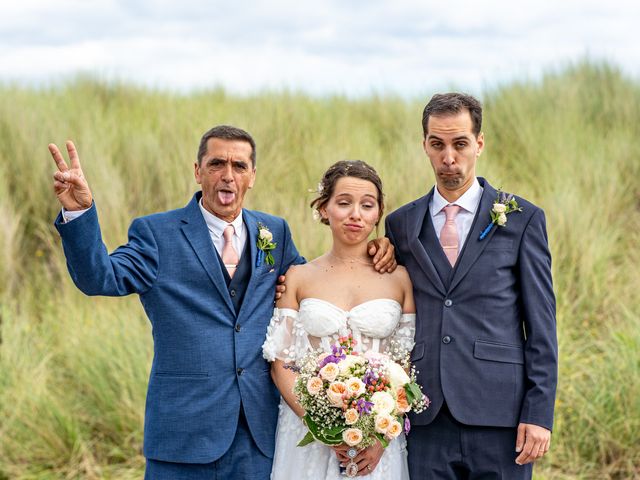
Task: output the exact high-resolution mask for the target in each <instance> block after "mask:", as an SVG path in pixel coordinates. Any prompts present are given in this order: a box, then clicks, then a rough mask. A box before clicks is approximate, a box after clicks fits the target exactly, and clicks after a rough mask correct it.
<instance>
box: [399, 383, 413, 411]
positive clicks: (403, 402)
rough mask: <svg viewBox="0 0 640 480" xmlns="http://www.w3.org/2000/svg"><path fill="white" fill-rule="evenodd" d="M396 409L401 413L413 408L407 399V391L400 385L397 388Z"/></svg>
mask: <svg viewBox="0 0 640 480" xmlns="http://www.w3.org/2000/svg"><path fill="white" fill-rule="evenodd" d="M396 410H398V412H400V413H407V412H408V411H409V410H411V406H410V405H409V401H408V400H407V392H406V390H405V389H404V387H399V388H398V389H397V390H396Z"/></svg>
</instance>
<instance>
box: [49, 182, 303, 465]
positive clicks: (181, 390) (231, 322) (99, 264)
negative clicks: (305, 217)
mask: <svg viewBox="0 0 640 480" xmlns="http://www.w3.org/2000/svg"><path fill="white" fill-rule="evenodd" d="M200 196H201V192H198V193H197V194H196V195H195V196H194V197H193V199H192V200H191V202H190V203H189V204H188V205H187V206H186V207H185V208H181V209H178V210H173V211H169V212H164V213H158V214H154V215H149V216H146V217H142V218H138V219H135V220H134V221H133V223H132V224H131V227H130V229H129V241H128V243H127V244H126V245H123V246H121V247H119V248H118V249H116V250H115V251H114V252H113V253H111V254H110V255H109V254H108V253H107V249H106V247H105V245H104V244H103V242H102V236H101V233H100V227H99V224H98V216H97V213H96V208H95V205H94V206H92V207H91V209H90V210H89V211H88V212H87V213H85V214H84V215H82V216H81V217H79V218H77V219H75V220H73V221H71V222H69V223H63V221H62V218H61V217H60V216H59V217H58V218H57V219H56V223H55V225H56V227H57V229H58V231H59V232H60V235H61V237H62V244H63V247H64V252H65V255H66V258H67V266H68V269H69V273H70V274H71V278H72V279H73V281H74V282H75V284H76V285H77V286H78V288H79V289H80V290H82V291H83V292H84V293H86V294H87V295H110V296H122V295H128V294H131V293H137V294H138V295H139V296H140V300H141V302H142V305H143V307H144V309H145V312H146V314H147V316H148V317H149V320H150V321H151V325H152V327H153V341H154V356H153V363H152V367H151V374H150V378H149V388H148V391H147V403H146V414H145V426H144V455H145V456H146V457H147V458H151V459H155V460H162V461H168V462H178V463H208V462H213V461H215V460H216V459H218V458H220V457H221V456H222V455H223V454H224V453H225V452H226V451H227V450H228V448H229V446H230V445H231V442H232V441H233V438H234V435H235V431H236V426H237V422H238V415H239V413H240V405H241V402H242V406H243V408H244V412H245V415H246V418H247V422H248V424H249V428H250V430H251V434H252V436H253V439H254V440H255V442H256V444H257V445H258V447H259V448H260V450H261V452H262V453H263V454H265V455H266V456H268V457H272V456H273V449H274V436H275V427H276V421H277V414H278V402H279V398H280V395H279V393H278V390H277V389H276V387H275V386H274V384H273V383H272V381H271V376H270V365H269V363H268V362H266V361H265V360H264V359H263V358H262V348H261V347H262V343H263V342H264V337H265V332H266V330H267V325H268V324H269V320H270V318H271V316H272V313H273V299H274V292H275V285H276V280H277V277H278V275H281V274H284V273H285V272H286V271H287V269H288V268H289V266H290V265H292V264H297V263H302V262H303V261H304V259H303V258H302V257H300V255H299V254H298V251H297V250H296V247H295V245H294V244H293V241H292V239H291V233H290V231H289V227H288V225H287V223H286V222H285V220H283V219H282V218H278V217H274V216H271V215H267V214H265V213H261V212H255V211H251V210H243V220H244V222H245V224H246V226H247V231H248V237H247V242H248V243H249V248H250V253H251V268H252V272H251V278H250V280H249V284H248V285H247V290H246V294H245V297H244V300H243V302H242V305H241V307H240V309H239V311H238V312H237V313H236V311H235V309H234V306H233V303H232V301H231V297H230V293H229V289H228V288H227V285H226V283H225V280H224V277H223V273H222V267H221V265H220V262H219V261H218V260H217V259H216V253H215V247H214V246H213V244H212V242H211V238H210V236H209V231H208V229H207V225H206V223H205V220H204V218H203V216H202V212H201V211H200V208H199V206H198V201H199V198H200ZM258 222H260V223H262V224H263V225H265V226H266V227H267V228H268V229H269V230H270V231H271V233H272V234H273V241H274V242H275V243H276V244H277V247H276V249H275V250H273V251H272V254H273V256H274V259H275V265H273V266H271V265H267V264H265V263H264V261H262V262H260V264H258V262H257V261H256V260H257V258H256V257H257V254H258V250H257V247H256V241H257V234H258Z"/></svg>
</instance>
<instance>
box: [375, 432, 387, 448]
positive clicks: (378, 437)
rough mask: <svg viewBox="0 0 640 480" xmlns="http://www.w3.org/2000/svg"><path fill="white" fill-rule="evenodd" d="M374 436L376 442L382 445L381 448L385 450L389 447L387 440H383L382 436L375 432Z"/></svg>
mask: <svg viewBox="0 0 640 480" xmlns="http://www.w3.org/2000/svg"><path fill="white" fill-rule="evenodd" d="M375 436H376V438H377V439H378V440H380V443H381V444H382V448H387V447H388V446H389V440H387V439H386V438H384V435H382V434H381V433H378V432H375Z"/></svg>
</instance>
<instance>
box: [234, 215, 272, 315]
mask: <svg viewBox="0 0 640 480" xmlns="http://www.w3.org/2000/svg"><path fill="white" fill-rule="evenodd" d="M242 219H243V221H244V225H245V227H246V228H247V242H249V250H248V251H249V252H250V253H251V259H250V262H251V264H250V268H251V274H250V276H249V283H248V285H247V290H246V293H245V296H244V301H243V302H242V304H241V305H240V310H239V311H238V318H240V316H241V315H242V313H243V312H244V310H245V309H246V305H247V304H248V303H249V301H248V298H249V297H248V296H247V295H250V294H251V292H253V291H254V289H255V282H256V277H257V275H256V272H257V271H258V267H257V266H256V258H257V257H258V246H257V244H258V219H257V218H256V216H255V214H254V213H253V212H252V211H250V210H247V209H243V210H242ZM245 251H246V250H245ZM273 293H274V295H275V290H274V292H273Z"/></svg>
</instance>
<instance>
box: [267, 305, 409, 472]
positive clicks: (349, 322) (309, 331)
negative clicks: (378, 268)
mask: <svg viewBox="0 0 640 480" xmlns="http://www.w3.org/2000/svg"><path fill="white" fill-rule="evenodd" d="M349 333H351V334H352V335H353V338H354V340H356V342H357V344H356V349H357V350H358V351H359V352H361V353H364V352H366V351H374V352H379V353H391V351H392V350H393V351H394V352H395V353H401V354H402V353H405V352H410V351H411V349H412V348H413V338H414V333H415V314H403V313H402V306H401V305H400V304H399V303H398V302H397V301H396V300H392V299H386V298H380V299H375V300H369V301H367V302H364V303H361V304H360V305H357V306H355V307H353V308H352V309H351V310H348V311H347V310H343V309H341V308H339V307H337V306H336V305H334V304H332V303H330V302H327V301H326V300H321V299H318V298H305V299H303V300H302V301H301V302H300V307H299V310H298V311H296V310H292V309H286V308H283V309H275V310H274V315H273V318H272V319H271V323H270V325H269V328H268V331H267V338H266V340H265V342H264V345H263V347H262V348H263V354H264V357H265V358H266V359H267V360H269V361H273V360H275V359H280V360H282V361H284V362H295V361H296V360H298V359H300V358H302V357H303V356H304V355H305V354H307V353H308V352H311V351H313V352H317V353H322V352H330V351H331V345H333V344H334V343H335V342H336V341H337V340H338V337H341V336H345V335H348V334H349ZM306 433H307V429H306V427H305V426H304V424H303V423H302V421H301V419H300V418H299V417H298V416H297V415H296V414H295V413H294V412H293V410H291V408H289V406H288V405H287V404H286V402H285V401H284V400H282V399H281V400H280V413H279V416H278V427H277V432H276V447H275V455H274V459H273V469H272V472H271V478H272V480H289V479H307V480H342V479H344V478H345V477H344V476H342V475H341V474H340V469H339V466H338V459H337V457H336V455H335V453H334V451H333V450H332V449H331V448H329V447H327V446H326V445H323V444H321V443H319V442H313V443H311V444H310V445H307V446H305V447H298V446H297V444H298V442H299V441H300V440H302V438H303V437H304V436H305V434H306ZM358 478H364V479H369V480H388V479H393V480H405V479H408V478H409V470H408V467H407V452H406V440H405V438H404V435H400V436H399V437H398V438H396V439H395V440H393V441H392V442H391V443H390V444H389V446H388V447H387V448H386V449H385V451H384V454H383V455H382V458H381V460H380V462H379V463H378V466H377V467H376V468H375V470H374V471H373V472H372V473H371V474H369V475H367V476H364V477H358Z"/></svg>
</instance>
